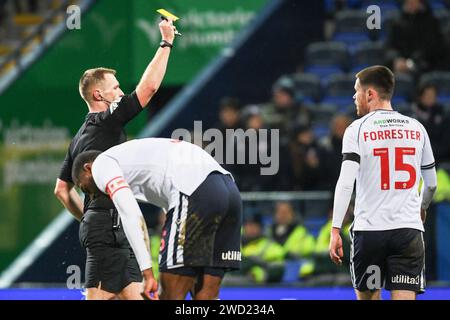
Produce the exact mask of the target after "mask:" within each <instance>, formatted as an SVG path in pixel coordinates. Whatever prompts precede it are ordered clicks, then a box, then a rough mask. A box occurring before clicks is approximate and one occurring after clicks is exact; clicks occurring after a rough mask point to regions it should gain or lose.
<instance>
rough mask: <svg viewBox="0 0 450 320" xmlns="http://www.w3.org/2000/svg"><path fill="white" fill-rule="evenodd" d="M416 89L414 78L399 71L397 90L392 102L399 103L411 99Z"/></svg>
mask: <svg viewBox="0 0 450 320" xmlns="http://www.w3.org/2000/svg"><path fill="white" fill-rule="evenodd" d="M414 89H415V87H414V80H413V78H412V77H411V76H410V75H407V74H402V73H398V74H397V75H396V76H395V91H394V97H393V98H392V103H393V104H399V103H404V102H407V101H411V99H412V98H413V92H414Z"/></svg>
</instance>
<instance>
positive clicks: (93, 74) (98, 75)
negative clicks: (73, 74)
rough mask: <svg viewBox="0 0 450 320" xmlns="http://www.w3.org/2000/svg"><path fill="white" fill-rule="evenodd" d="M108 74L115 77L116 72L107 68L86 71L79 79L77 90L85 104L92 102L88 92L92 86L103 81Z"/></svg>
mask: <svg viewBox="0 0 450 320" xmlns="http://www.w3.org/2000/svg"><path fill="white" fill-rule="evenodd" d="M107 73H110V74H113V75H115V74H116V70H114V69H109V68H103V67H100V68H93V69H88V70H86V71H85V72H84V73H83V75H82V76H81V78H80V83H79V85H78V89H79V91H80V96H81V97H82V98H83V100H84V101H86V102H87V103H90V102H92V95H91V94H90V91H91V89H92V86H93V85H96V84H99V83H101V82H102V81H103V80H104V79H105V74H107Z"/></svg>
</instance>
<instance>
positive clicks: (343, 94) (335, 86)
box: [322, 74, 355, 112]
mask: <svg viewBox="0 0 450 320" xmlns="http://www.w3.org/2000/svg"><path fill="white" fill-rule="evenodd" d="M354 86H355V76H354V74H334V75H331V76H330V77H328V79H327V81H326V83H325V90H324V92H325V94H324V97H323V99H322V102H323V103H331V104H335V105H337V106H338V107H339V110H340V111H343V112H345V109H346V107H347V106H348V105H349V104H351V103H352V102H353V95H354V94H355V89H354Z"/></svg>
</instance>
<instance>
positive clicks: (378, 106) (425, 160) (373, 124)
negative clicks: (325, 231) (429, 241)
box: [330, 66, 437, 299]
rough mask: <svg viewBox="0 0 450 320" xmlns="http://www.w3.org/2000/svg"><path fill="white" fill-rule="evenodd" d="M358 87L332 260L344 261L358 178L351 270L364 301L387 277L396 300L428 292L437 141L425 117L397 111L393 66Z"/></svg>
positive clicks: (373, 70)
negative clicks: (426, 236)
mask: <svg viewBox="0 0 450 320" xmlns="http://www.w3.org/2000/svg"><path fill="white" fill-rule="evenodd" d="M355 91H356V93H355V95H354V96H353V99H354V100H355V104H356V110H357V114H358V116H360V117H362V118H360V119H358V120H356V121H354V122H353V123H352V124H351V125H350V126H349V127H348V128H347V130H346V131H345V134H344V140H343V146H342V154H343V159H342V167H341V173H340V176H339V179H338V182H337V184H336V191H335V196H334V209H333V229H332V232H331V239H330V257H331V259H332V261H333V262H335V263H337V264H341V263H342V258H343V252H342V239H341V236H340V229H341V227H342V221H343V219H344V216H345V213H346V211H347V207H348V204H349V202H350V198H351V196H352V192H353V185H354V183H355V179H356V181H357V183H356V203H355V212H354V216H355V220H354V222H353V225H352V228H351V232H350V235H351V240H352V244H351V250H350V274H351V279H352V282H353V286H354V288H355V290H356V295H357V298H358V299H380V287H381V284H382V283H383V282H385V288H386V289H387V290H390V291H391V297H392V299H415V297H416V294H417V293H422V292H424V290H425V275H424V268H425V246H424V242H423V235H422V233H423V232H424V228H423V223H424V222H425V217H426V210H427V208H428V206H429V205H430V203H431V200H432V197H433V194H434V192H435V190H436V185H437V181H436V170H435V164H434V157H433V152H432V150H431V145H430V140H429V138H428V134H427V132H426V130H425V128H424V127H423V126H422V125H421V124H420V123H419V122H418V121H416V120H415V119H412V118H409V117H407V116H404V115H402V114H400V113H398V112H396V111H394V110H392V106H391V102H390V100H391V98H392V94H393V92H394V75H393V73H392V72H391V71H390V70H389V69H388V68H386V67H383V66H372V67H369V68H366V69H364V70H362V71H361V72H359V73H358V74H357V75H356V83H355ZM420 177H422V178H423V182H424V189H423V194H422V195H419V180H420ZM421 198H422V199H421ZM374 277H375V278H374Z"/></svg>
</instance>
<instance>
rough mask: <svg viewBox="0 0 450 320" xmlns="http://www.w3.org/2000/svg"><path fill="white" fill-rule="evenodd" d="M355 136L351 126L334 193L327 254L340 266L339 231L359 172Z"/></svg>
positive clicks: (340, 245) (358, 157)
mask: <svg viewBox="0 0 450 320" xmlns="http://www.w3.org/2000/svg"><path fill="white" fill-rule="evenodd" d="M358 149H359V148H358V144H357V141H356V135H355V133H354V128H353V127H352V126H350V127H348V128H347V130H346V131H345V134H344V139H343V143H342V155H343V156H342V165H341V172H340V174H339V179H338V181H337V183H336V189H335V192H334V205H333V220H332V228H331V238H330V247H329V251H330V252H329V253H330V258H331V260H332V261H333V262H334V263H336V264H342V258H343V256H344V252H343V249H342V239H341V236H340V231H341V228H342V223H343V221H344V217H345V214H346V213H347V209H348V205H349V204H350V200H351V198H352V193H353V186H354V184H355V180H356V176H357V175H358V171H359V162H360V156H359V150H358Z"/></svg>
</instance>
